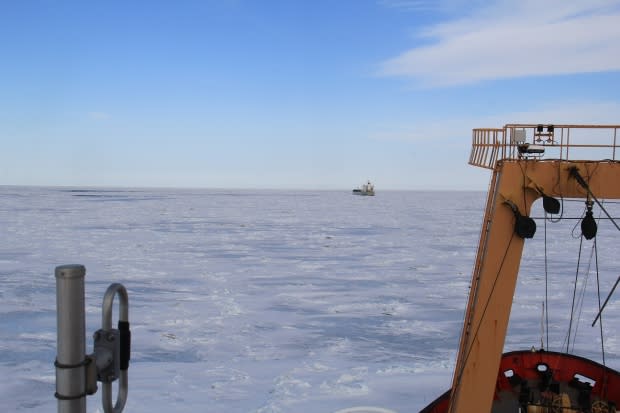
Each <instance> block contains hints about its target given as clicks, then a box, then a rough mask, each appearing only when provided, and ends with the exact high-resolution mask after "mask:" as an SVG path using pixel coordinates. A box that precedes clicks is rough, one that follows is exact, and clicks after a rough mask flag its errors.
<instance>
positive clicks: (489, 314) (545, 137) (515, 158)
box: [449, 124, 620, 413]
mask: <svg viewBox="0 0 620 413" xmlns="http://www.w3.org/2000/svg"><path fill="white" fill-rule="evenodd" d="M619 130H620V125H611V126H603V125H595V126H587V125H521V124H510V125H506V126H504V127H503V128H501V129H475V130H474V131H473V147H472V152H471V157H470V164H472V165H475V166H480V167H483V168H488V169H492V170H493V176H492V179H491V184H490V187H489V191H488V198H487V204H486V210H485V214H484V221H483V225H482V230H481V234H480V241H479V246H478V252H477V257H476V263H475V266H474V270H473V273H472V281H471V290H470V295H469V300H468V304H467V308H466V313H465V318H464V325H463V330H462V334H461V340H460V346H459V351H458V355H457V361H456V368H455V372H454V377H453V381H452V392H451V396H450V408H449V411H450V412H452V413H474V412H490V411H491V407H492V403H493V395H494V392H495V386H496V380H497V375H498V369H499V364H500V359H501V356H502V352H503V348H504V341H505V337H506V331H507V326H508V319H509V316H510V310H511V306H512V300H513V295H514V292H515V286H516V281H517V274H518V270H519V265H520V261H521V254H522V251H523V245H524V241H525V240H524V239H523V238H521V237H520V236H519V235H517V234H516V233H515V220H516V217H515V216H516V214H515V212H514V207H516V209H517V210H518V213H519V214H520V215H522V216H529V214H530V208H531V206H532V204H533V203H534V201H535V200H537V199H538V198H540V197H541V196H542V194H543V193H544V194H545V195H547V196H552V197H564V198H587V197H588V196H589V195H588V192H587V190H586V189H584V187H583V186H582V185H580V184H579V183H578V182H577V181H576V179H575V178H574V171H575V169H574V168H576V171H578V172H579V174H580V175H581V176H582V177H583V178H584V180H585V181H586V182H587V185H588V186H589V188H590V190H591V191H592V193H593V194H595V195H596V197H597V198H600V199H620V161H617V160H616V153H617V151H618V149H620V146H618V142H617V140H616V139H617V137H618V131H619ZM618 138H620V137H618ZM618 154H620V152H618ZM586 159H587V160H586ZM593 159H597V160H593ZM571 171H572V172H571ZM511 206H512V207H511Z"/></svg>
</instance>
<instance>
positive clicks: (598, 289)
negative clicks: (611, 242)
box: [594, 238, 605, 366]
mask: <svg viewBox="0 0 620 413" xmlns="http://www.w3.org/2000/svg"><path fill="white" fill-rule="evenodd" d="M594 263H595V265H596V294H597V297H598V310H599V312H600V311H601V283H600V279H599V273H598V246H597V243H596V238H594ZM598 324H599V327H600V335H601V357H602V359H603V366H605V342H604V340H603V315H602V314H601V315H600V317H599V323H598Z"/></svg>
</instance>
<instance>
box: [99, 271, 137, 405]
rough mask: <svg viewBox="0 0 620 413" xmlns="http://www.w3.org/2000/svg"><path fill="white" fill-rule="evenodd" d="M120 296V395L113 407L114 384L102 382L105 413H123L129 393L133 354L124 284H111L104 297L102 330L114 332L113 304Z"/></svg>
mask: <svg viewBox="0 0 620 413" xmlns="http://www.w3.org/2000/svg"><path fill="white" fill-rule="evenodd" d="M116 294H118V297H119V317H118V330H119V335H120V339H119V343H118V344H117V345H118V346H120V365H121V370H120V375H119V382H118V395H117V397H116V404H114V405H112V383H111V382H102V385H101V390H102V392H103V394H102V396H101V403H102V404H103V411H104V412H105V413H121V412H122V411H123V409H124V407H125V403H126V402H127V393H128V387H129V386H128V378H127V369H128V368H129V359H130V353H131V332H130V331H129V298H128V296H127V290H126V289H125V287H124V286H123V285H122V284H119V283H114V284H111V285H110V286H109V287H108V289H107V290H106V292H105V295H104V296H103V307H102V311H101V328H102V329H103V330H108V331H109V330H112V304H113V303H114V296H115V295H116Z"/></svg>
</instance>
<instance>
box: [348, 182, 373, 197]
mask: <svg viewBox="0 0 620 413" xmlns="http://www.w3.org/2000/svg"><path fill="white" fill-rule="evenodd" d="M353 195H365V196H375V186H374V185H373V184H371V183H370V181H367V182H366V183H365V184H364V185H362V186H361V187H359V188H355V189H354V190H353Z"/></svg>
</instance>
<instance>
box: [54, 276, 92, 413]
mask: <svg viewBox="0 0 620 413" xmlns="http://www.w3.org/2000/svg"><path fill="white" fill-rule="evenodd" d="M55 275H56V317H57V336H58V339H57V355H56V363H55V366H56V398H57V399H58V413H86V367H85V366H86V334H85V331H86V326H85V324H86V322H85V316H84V276H85V275H86V268H85V267H84V266H83V265H79V264H72V265H62V266H59V267H56V271H55Z"/></svg>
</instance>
